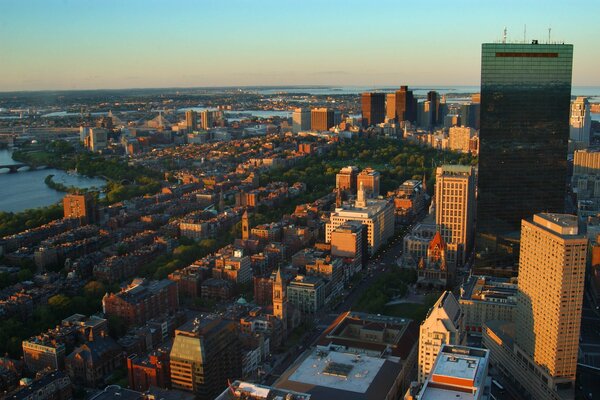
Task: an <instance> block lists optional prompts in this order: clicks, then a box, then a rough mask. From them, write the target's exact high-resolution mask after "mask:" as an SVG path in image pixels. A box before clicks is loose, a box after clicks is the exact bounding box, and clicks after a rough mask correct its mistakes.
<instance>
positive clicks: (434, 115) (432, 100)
mask: <svg viewBox="0 0 600 400" xmlns="http://www.w3.org/2000/svg"><path fill="white" fill-rule="evenodd" d="M427 101H428V102H429V104H430V109H429V125H430V126H436V125H439V124H440V123H441V122H442V121H443V117H442V113H441V112H440V95H439V93H438V92H436V91H434V90H431V91H429V92H427Z"/></svg>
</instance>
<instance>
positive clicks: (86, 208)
mask: <svg viewBox="0 0 600 400" xmlns="http://www.w3.org/2000/svg"><path fill="white" fill-rule="evenodd" d="M63 212H64V218H77V219H79V221H80V222H81V224H93V223H95V222H96V221H97V219H98V218H97V214H98V210H97V208H96V200H95V199H94V197H93V196H92V195H91V194H67V195H65V197H64V198H63Z"/></svg>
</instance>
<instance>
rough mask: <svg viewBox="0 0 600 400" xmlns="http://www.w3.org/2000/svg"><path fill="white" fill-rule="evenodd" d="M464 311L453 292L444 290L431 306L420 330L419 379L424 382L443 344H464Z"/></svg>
mask: <svg viewBox="0 0 600 400" xmlns="http://www.w3.org/2000/svg"><path fill="white" fill-rule="evenodd" d="M464 340H465V334H464V325H463V312H462V310H461V309H460V305H459V304H458V301H457V300H456V297H454V295H453V294H452V292H449V291H446V292H444V293H443V294H442V295H441V296H440V298H439V299H438V301H437V302H436V303H435V304H434V305H433V307H431V309H430V310H429V313H428V314H427V318H425V321H423V322H422V323H421V328H420V331H419V364H418V373H419V375H418V379H419V382H420V383H424V382H425V380H426V379H427V376H428V375H429V373H430V372H431V369H432V368H433V365H434V363H435V360H436V357H437V355H438V353H439V351H440V348H441V347H442V345H443V344H452V345H462V344H463V343H464Z"/></svg>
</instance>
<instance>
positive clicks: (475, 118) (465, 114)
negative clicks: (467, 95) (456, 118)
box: [460, 102, 481, 129]
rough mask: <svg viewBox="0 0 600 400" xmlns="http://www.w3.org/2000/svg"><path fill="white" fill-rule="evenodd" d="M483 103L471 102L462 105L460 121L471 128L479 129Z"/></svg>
mask: <svg viewBox="0 0 600 400" xmlns="http://www.w3.org/2000/svg"><path fill="white" fill-rule="evenodd" d="M480 113H481V104H479V103H474V102H471V103H469V104H462V105H461V106H460V123H461V124H462V125H463V126H468V127H469V128H473V129H479V127H480V119H479V115H480Z"/></svg>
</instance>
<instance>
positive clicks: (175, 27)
mask: <svg viewBox="0 0 600 400" xmlns="http://www.w3.org/2000/svg"><path fill="white" fill-rule="evenodd" d="M581 3H586V4H580V5H579V6H578V7H568V6H566V5H564V4H562V3H560V2H558V1H551V2H546V3H545V4H544V7H543V8H541V7H539V5H537V4H534V2H528V3H527V4H521V3H518V2H513V1H508V2H503V3H497V4H486V5H484V6H480V5H477V4H475V3H473V2H470V1H462V2H459V3H452V4H447V3H444V2H441V1H439V2H434V3H432V4H430V5H429V6H423V5H414V4H412V5H406V4H400V3H398V4H397V3H394V2H390V1H381V2H378V3H377V4H376V7H373V8H370V9H366V8H364V7H362V3H361V2H357V1H351V2H343V3H342V2H337V1H335V2H327V3H325V4H319V3H317V2H308V3H305V4H306V5H305V6H303V7H298V8H294V7H291V6H290V5H286V4H283V5H281V4H275V3H274V2H271V1H264V2H261V3H260V6H258V7H257V6H256V5H255V4H254V3H250V2H246V1H226V2H212V1H211V2H202V3H194V2H188V1H178V2H174V3H173V2H165V1H153V2H150V4H149V5H148V2H144V3H143V4H142V3H140V2H137V1H131V2H127V3H124V4H120V3H117V2H113V1H108V2H102V3H98V2H70V1H67V2H60V3H59V2H40V1H35V0H32V1H24V2H12V3H5V4H3V6H2V9H3V13H1V14H0V34H1V35H2V36H3V37H6V38H10V40H8V41H3V42H2V43H0V51H1V52H2V54H3V55H5V56H4V57H3V59H2V60H1V61H0V70H1V71H2V72H3V73H2V74H1V76H0V91H19V90H61V89H69V90H77V89H119V88H146V87H152V88H159V87H211V86H255V85H256V86H281V85H342V86H347V85H348V86H352V85H358V86H362V85H367V86H382V85H390V86H394V85H400V84H404V83H407V84H409V85H412V86H415V85H423V84H429V85H432V84H434V85H478V84H479V68H480V62H479V60H480V51H481V46H480V44H481V43H483V42H493V41H496V40H501V39H502V34H503V29H504V27H505V26H506V27H507V29H508V36H507V39H508V41H509V42H511V41H522V40H523V37H524V27H525V25H527V33H526V37H527V41H530V40H532V39H538V40H539V41H540V43H543V42H545V41H547V38H548V27H551V28H552V39H551V40H552V41H560V42H562V41H564V42H565V43H572V44H574V45H575V47H576V50H577V51H576V57H575V59H574V71H573V85H574V86H595V85H600V78H599V77H598V76H597V74H594V71H597V70H598V68H599V67H600V57H599V56H598V54H597V52H596V51H594V50H595V47H594V42H593V38H592V37H591V36H590V35H587V34H586V28H585V27H586V26H588V25H589V24H592V23H593V15H595V13H594V12H592V11H593V9H594V8H598V4H595V3H594V2H592V1H585V2H581ZM517 5H518V7H519V8H518V9H519V14H518V16H516V17H515V15H514V13H513V12H512V10H513V9H514V7H516V6H517ZM317 6H318V7H317ZM512 6H514V7H512ZM461 8H462V9H464V12H463V13H457V12H456V10H457V9H461ZM315 10H319V11H320V12H314V11H315ZM448 16H452V17H453V19H452V20H450V19H449V18H448ZM534 22H535V23H534ZM367 28H368V33H369V34H365V29H367ZM392 28H393V29H392ZM425 28H427V29H425ZM341 32H343V33H344V35H343V38H344V39H343V40H341V39H340V38H341V36H340V33H341ZM424 32H426V33H424ZM124 38H125V39H126V40H123V39H124ZM440 38H443V40H440ZM457 55H460V56H459V57H457ZM407 60H408V61H410V62H407ZM448 61H450V62H448ZM148 66H151V68H148Z"/></svg>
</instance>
